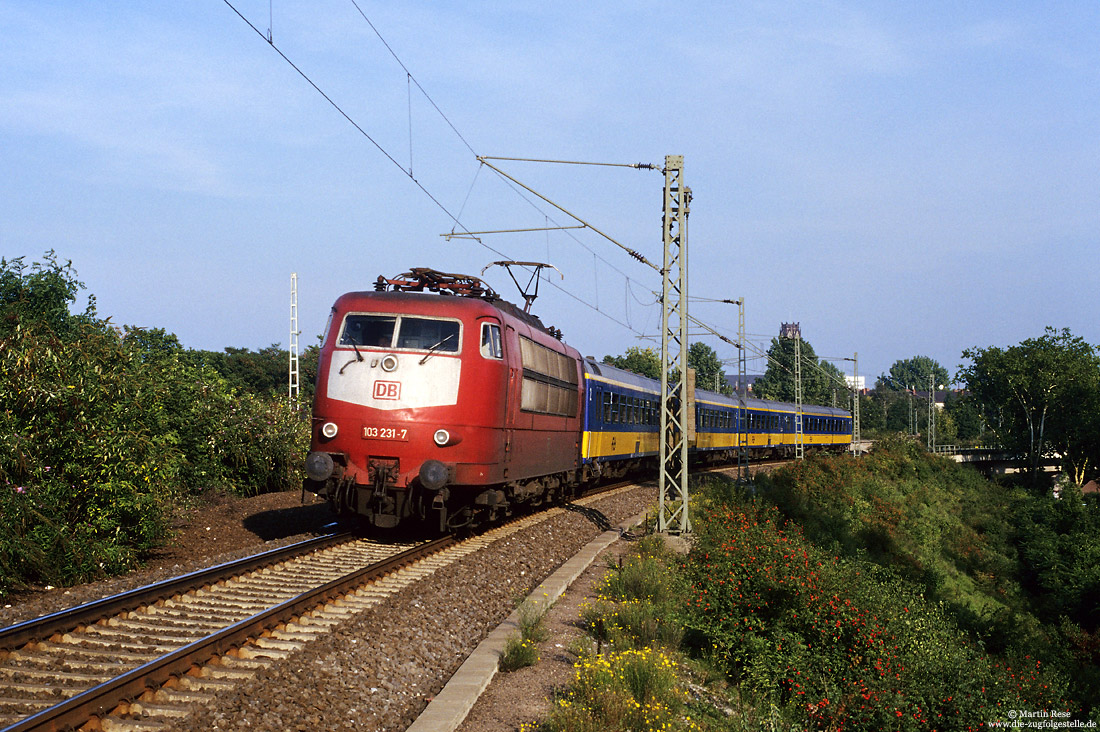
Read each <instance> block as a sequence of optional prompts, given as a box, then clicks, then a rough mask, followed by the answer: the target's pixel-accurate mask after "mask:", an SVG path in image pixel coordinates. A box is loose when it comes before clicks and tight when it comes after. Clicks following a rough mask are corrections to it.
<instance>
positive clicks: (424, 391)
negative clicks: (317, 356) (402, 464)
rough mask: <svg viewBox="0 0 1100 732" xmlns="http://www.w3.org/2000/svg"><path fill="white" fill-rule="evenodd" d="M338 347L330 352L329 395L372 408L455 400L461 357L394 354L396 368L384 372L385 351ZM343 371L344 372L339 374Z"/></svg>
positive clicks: (414, 406)
mask: <svg viewBox="0 0 1100 732" xmlns="http://www.w3.org/2000/svg"><path fill="white" fill-rule="evenodd" d="M360 353H361V354H362V355H363V360H362V361H360V360H358V358H356V355H355V351H353V350H347V351H345V350H338V351H335V352H334V353H333V354H332V363H331V365H330V366H329V372H328V396H329V398H330V399H339V400H340V401H342V402H350V403H351V404H359V405H362V406H364V407H371V408H372V409H385V410H393V409H419V408H421V407H446V406H452V405H455V404H457V403H458V380H459V375H460V373H461V370H462V360H461V359H459V358H457V357H454V356H446V355H442V354H433V355H431V356H430V357H429V358H428V360H427V361H424V363H420V360H421V359H422V358H424V354H423V353H406V354H401V353H396V354H392V355H391V358H392V357H396V358H397V368H395V369H393V370H392V371H385V370H383V368H382V362H383V358H384V357H385V356H387V355H388V354H385V353H382V354H380V353H378V352H377V351H370V352H367V351H362V350H361V351H360ZM341 370H343V373H340V372H341Z"/></svg>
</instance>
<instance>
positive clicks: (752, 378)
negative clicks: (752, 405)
mask: <svg viewBox="0 0 1100 732" xmlns="http://www.w3.org/2000/svg"><path fill="white" fill-rule="evenodd" d="M723 376H725V377H726V383H727V384H729V385H730V388H731V389H733V392H734V393H735V394H736V393H737V390H738V389H739V388H740V385H739V384H738V383H737V374H729V373H727V374H723ZM762 378H764V374H745V385H746V386H748V391H749V393H750V394H751V393H752V385H753V384H755V383H756V380H757V379H762Z"/></svg>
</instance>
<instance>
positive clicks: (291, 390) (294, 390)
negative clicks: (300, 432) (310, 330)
mask: <svg viewBox="0 0 1100 732" xmlns="http://www.w3.org/2000/svg"><path fill="white" fill-rule="evenodd" d="M301 333H302V331H300V330H298V273H297V272H291V274H290V348H289V351H290V370H289V380H288V385H287V401H288V403H289V404H290V407H291V409H294V408H297V406H298V394H299V392H300V389H301V382H300V377H299V372H298V336H299V335H301Z"/></svg>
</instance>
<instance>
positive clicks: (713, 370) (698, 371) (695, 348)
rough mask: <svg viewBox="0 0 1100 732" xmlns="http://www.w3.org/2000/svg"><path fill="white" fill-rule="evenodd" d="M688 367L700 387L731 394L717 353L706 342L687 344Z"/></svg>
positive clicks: (731, 391)
mask: <svg viewBox="0 0 1100 732" xmlns="http://www.w3.org/2000/svg"><path fill="white" fill-rule="evenodd" d="M688 367H689V368H693V369H695V385H696V386H697V387H699V388H700V389H709V390H711V391H717V392H719V393H721V394H726V395H731V394H733V389H732V388H731V387H730V385H729V384H728V383H726V374H725V372H724V369H723V367H722V362H721V361H720V360H719V358H718V354H717V353H715V352H714V349H713V348H711V347H710V346H708V345H707V344H706V343H703V342H702V341H696V342H695V343H692V344H691V345H690V346H688ZM658 376H660V374H658Z"/></svg>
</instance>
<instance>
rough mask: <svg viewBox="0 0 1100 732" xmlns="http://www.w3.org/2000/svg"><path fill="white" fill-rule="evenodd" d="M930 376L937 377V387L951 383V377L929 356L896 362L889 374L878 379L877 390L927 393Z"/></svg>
mask: <svg viewBox="0 0 1100 732" xmlns="http://www.w3.org/2000/svg"><path fill="white" fill-rule="evenodd" d="M929 376H933V377H935V381H936V386H937V387H938V386H940V385H947V384H949V383H951V375H950V374H949V373H947V369H945V368H944V367H943V366H941V365H940V364H939V362H937V361H936V360H935V359H933V358H929V357H928V356H913V358H906V359H901V360H899V361H894V365H893V366H891V367H890V371H889V373H886V374H881V375H880V376H879V377H878V380H877V381H876V382H875V388H876V389H890V390H892V391H904V390H905V389H909V388H912V389H916V390H918V391H927V390H928V383H929V382H928V377H929Z"/></svg>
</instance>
